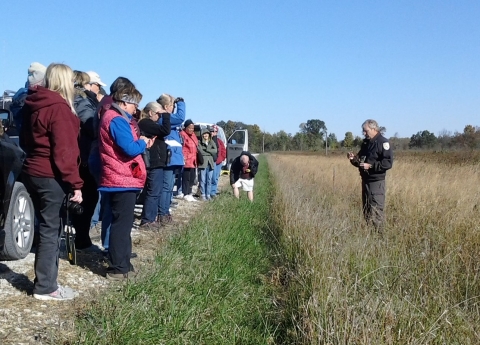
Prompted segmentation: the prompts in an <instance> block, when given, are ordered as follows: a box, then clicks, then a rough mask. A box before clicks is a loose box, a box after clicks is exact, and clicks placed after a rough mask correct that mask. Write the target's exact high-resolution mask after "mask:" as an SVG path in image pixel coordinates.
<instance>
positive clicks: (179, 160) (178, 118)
mask: <svg viewBox="0 0 480 345" xmlns="http://www.w3.org/2000/svg"><path fill="white" fill-rule="evenodd" d="M157 103H158V104H160V105H161V106H162V113H170V114H171V116H170V128H171V130H170V134H169V135H167V136H166V137H165V143H166V144H167V156H168V158H167V167H166V168H165V169H164V173H163V189H162V194H161V196H160V202H159V216H160V218H159V220H160V223H161V224H163V225H165V224H169V223H171V222H172V221H173V220H172V216H171V214H170V203H171V201H172V192H173V185H174V182H175V172H176V171H177V170H178V169H181V168H182V167H183V164H184V160H183V152H182V140H181V137H180V130H181V128H182V123H183V122H184V121H185V101H184V100H183V98H180V97H178V98H176V99H174V98H173V96H171V95H169V94H166V93H164V94H162V95H160V97H159V98H158V99H157ZM175 106H176V108H177V109H176V111H175V112H174V109H175ZM162 119H163V116H162V117H161V118H160V119H159V120H158V123H159V124H162Z"/></svg>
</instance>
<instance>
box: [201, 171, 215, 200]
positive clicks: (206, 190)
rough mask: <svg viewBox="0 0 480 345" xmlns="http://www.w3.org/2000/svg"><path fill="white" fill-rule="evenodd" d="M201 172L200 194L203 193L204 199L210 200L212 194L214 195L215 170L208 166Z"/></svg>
mask: <svg viewBox="0 0 480 345" xmlns="http://www.w3.org/2000/svg"><path fill="white" fill-rule="evenodd" d="M198 170H200V180H199V181H198V183H199V186H200V192H201V193H202V197H206V198H210V194H211V193H212V176H213V169H212V168H210V166H209V165H207V167H206V168H203V169H198Z"/></svg>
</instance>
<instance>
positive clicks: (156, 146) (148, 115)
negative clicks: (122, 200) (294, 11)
mask: <svg viewBox="0 0 480 345" xmlns="http://www.w3.org/2000/svg"><path fill="white" fill-rule="evenodd" d="M143 114H144V118H143V119H142V120H141V121H140V122H139V123H138V127H140V132H141V133H142V135H144V136H146V137H147V138H150V139H153V140H154V143H153V145H152V147H151V148H150V149H149V150H148V153H149V154H148V158H146V164H147V166H148V167H147V183H146V184H145V201H144V202H143V210H142V220H141V222H140V227H141V228H143V229H149V230H154V229H155V228H156V227H157V224H155V221H156V219H157V216H158V209H159V205H160V197H161V194H162V189H163V175H164V169H165V167H166V166H167V164H168V154H167V144H166V143H165V137H166V136H167V135H169V134H170V113H163V112H162V106H161V105H160V104H158V103H157V102H150V103H148V104H147V105H146V106H145V108H144V109H143ZM160 118H162V122H161V124H160V123H159V122H158V120H159V119H160Z"/></svg>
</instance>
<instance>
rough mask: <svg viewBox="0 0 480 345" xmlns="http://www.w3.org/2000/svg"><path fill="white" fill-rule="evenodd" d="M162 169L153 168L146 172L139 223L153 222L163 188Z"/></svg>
mask: <svg viewBox="0 0 480 345" xmlns="http://www.w3.org/2000/svg"><path fill="white" fill-rule="evenodd" d="M163 178H164V169H163V168H154V169H149V170H148V172H147V183H146V184H145V189H146V190H145V201H144V202H143V210H142V220H141V223H142V224H144V223H151V222H154V221H155V219H156V218H157V215H158V205H159V202H160V197H161V195H162V190H163Z"/></svg>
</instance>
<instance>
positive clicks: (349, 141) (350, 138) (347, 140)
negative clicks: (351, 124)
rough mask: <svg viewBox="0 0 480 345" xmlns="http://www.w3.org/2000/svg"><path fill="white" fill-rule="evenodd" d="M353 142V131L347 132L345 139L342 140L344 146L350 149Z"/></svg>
mask: <svg viewBox="0 0 480 345" xmlns="http://www.w3.org/2000/svg"><path fill="white" fill-rule="evenodd" d="M353 142H354V139H353V133H352V132H347V133H345V139H343V141H342V146H343V147H345V148H348V149H350V148H352V147H353Z"/></svg>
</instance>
